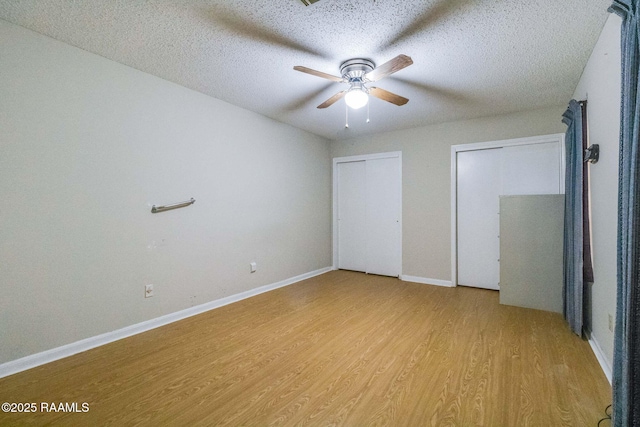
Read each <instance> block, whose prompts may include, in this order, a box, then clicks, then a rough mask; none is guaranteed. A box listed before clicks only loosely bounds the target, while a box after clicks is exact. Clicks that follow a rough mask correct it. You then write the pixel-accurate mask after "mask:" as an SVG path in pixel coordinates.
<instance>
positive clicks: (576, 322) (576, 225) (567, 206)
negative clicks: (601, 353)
mask: <svg viewBox="0 0 640 427" xmlns="http://www.w3.org/2000/svg"><path fill="white" fill-rule="evenodd" d="M562 121H563V122H564V123H565V124H566V125H567V126H568V127H567V133H566V137H565V145H566V162H567V164H566V172H565V174H566V175H565V199H564V280H563V284H562V297H563V301H562V302H563V314H564V318H565V319H567V322H569V326H570V327H571V330H572V331H573V332H574V333H576V334H578V335H580V336H582V326H583V325H582V323H583V319H584V308H583V302H584V273H583V270H584V251H583V246H584V236H583V229H584V228H583V210H584V205H583V171H584V168H583V161H582V159H583V158H582V152H583V151H582V146H583V139H584V132H585V130H584V129H583V124H584V121H583V110H582V106H581V105H580V103H579V102H578V101H576V100H575V99H572V100H571V102H570V103H569V108H567V111H566V112H565V113H564V115H563V116H562Z"/></svg>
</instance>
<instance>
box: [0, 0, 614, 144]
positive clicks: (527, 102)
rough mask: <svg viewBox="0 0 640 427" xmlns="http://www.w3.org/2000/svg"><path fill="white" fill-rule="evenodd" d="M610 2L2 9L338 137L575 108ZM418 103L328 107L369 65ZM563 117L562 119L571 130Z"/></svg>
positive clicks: (5, 4) (262, 1)
mask: <svg viewBox="0 0 640 427" xmlns="http://www.w3.org/2000/svg"><path fill="white" fill-rule="evenodd" d="M610 4H611V0H563V1H558V0H528V1H513V0H509V1H507V0H425V1H415V2H408V1H402V0H321V1H320V2H318V3H316V4H314V5H311V6H304V5H303V4H302V2H301V1H300V0H278V1H274V0H233V1H230V0H173V1H169V0H165V1H163V0H146V1H142V0H137V1H136V0H110V1H105V0H80V1H78V0H49V1H42V0H2V1H0V18H2V19H5V20H7V21H9V22H12V23H15V24H18V25H22V26H24V27H26V28H30V29H32V30H34V31H37V32H39V33H42V34H45V35H48V36H50V37H53V38H55V39H58V40H61V41H63V42H66V43H69V44H71V45H73V46H77V47H79V48H82V49H84V50H87V51H89V52H93V53H96V54H98V55H101V56H103V57H105V58H109V59H112V60H114V61H117V62H120V63H122V64H126V65H128V66H131V67H133V68H136V69H139V70H142V71H144V72H147V73H150V74H153V75H156V76H158V77H161V78H163V79H166V80H169V81H172V82H175V83H178V84H180V85H183V86H186V87H188V88H191V89H194V90H197V91H199V92H202V93H205V94H208V95H211V96H213V97H216V98H219V99H222V100H224V101H227V102H229V103H231V104H234V105H238V106H240V107H243V108H246V109H248V110H251V111H255V112H257V113H260V114H263V115H265V116H268V117H271V118H273V119H276V120H279V121H282V122H284V123H289V124H291V125H293V126H295V127H298V128H301V129H305V130H307V131H309V132H312V133H314V134H317V135H322V136H324V137H326V138H329V139H343V138H349V137H355V136H358V135H363V134H369V133H378V132H385V131H391V130H395V129H402V128H408V127H415V126H421V125H425V124H429V123H438V122H446V121H454V120H460V119H465V118H472V117H481V116H490V115H497V114H504V113H508V112H513V111H523V110H530V109H535V108H540V107H546V106H558V105H563V104H566V103H567V102H568V101H569V99H570V98H571V95H572V94H573V91H574V89H575V87H576V84H577V82H578V80H579V78H580V75H581V73H582V70H583V68H584V66H585V64H586V62H587V59H588V58H589V54H590V53H591V50H592V49H593V46H594V44H595V42H596V40H597V38H598V35H599V34H600V31H601V29H602V26H603V25H604V22H605V20H606V18H607V11H606V9H607V7H608V6H609V5H610ZM401 53H403V54H406V55H408V56H410V57H412V58H413V61H414V64H413V65H411V66H410V67H408V68H405V69H403V70H401V71H399V72H397V73H396V74H394V75H392V76H390V77H387V78H385V79H383V80H381V81H379V82H377V83H376V86H378V87H380V88H383V89H386V90H389V91H392V92H394V93H397V94H398V95H402V96H404V97H407V98H409V99H410V101H409V103H408V104H407V105H404V106H401V107H398V106H395V105H393V104H390V103H386V102H384V101H381V100H379V99H375V98H372V100H371V103H370V116H371V122H370V123H368V124H367V123H365V116H366V108H363V109H362V110H358V111H353V110H351V111H350V112H349V129H345V128H344V122H345V106H344V101H343V100H341V101H339V102H338V103H336V104H334V105H333V106H331V107H329V108H327V109H323V110H320V109H317V108H316V106H317V105H319V104H320V103H322V102H323V101H325V100H326V99H327V98H329V97H330V96H332V95H333V94H335V93H336V92H338V91H340V90H343V89H345V88H346V87H347V85H345V84H340V83H333V82H330V81H328V80H323V79H321V78H318V77H315V76H311V75H308V74H304V73H300V72H297V71H294V70H293V66H295V65H303V66H306V67H309V68H313V69H316V70H319V71H323V72H326V73H329V74H334V75H339V74H340V73H339V66H340V64H341V63H342V62H343V61H345V60H347V59H350V58H354V57H362V58H367V59H370V60H372V61H374V62H375V63H376V64H377V65H380V64H382V63H384V62H386V61H388V60H389V59H391V58H393V57H395V56H396V55H398V54H401ZM559 119H560V118H559Z"/></svg>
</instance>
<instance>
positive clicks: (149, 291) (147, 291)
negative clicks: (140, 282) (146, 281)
mask: <svg viewBox="0 0 640 427" xmlns="http://www.w3.org/2000/svg"><path fill="white" fill-rule="evenodd" d="M152 296H153V285H145V286H144V297H145V298H151V297H152Z"/></svg>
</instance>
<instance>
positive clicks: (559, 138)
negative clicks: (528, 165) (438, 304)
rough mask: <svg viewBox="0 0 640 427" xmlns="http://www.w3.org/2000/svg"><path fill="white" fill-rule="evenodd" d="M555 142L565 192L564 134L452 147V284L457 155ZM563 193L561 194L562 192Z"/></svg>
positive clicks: (454, 280) (455, 266)
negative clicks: (465, 152)
mask: <svg viewBox="0 0 640 427" xmlns="http://www.w3.org/2000/svg"><path fill="white" fill-rule="evenodd" d="M550 142H555V143H557V144H558V145H559V147H560V169H559V170H560V189H561V190H562V191H564V179H565V177H564V171H565V160H564V158H565V147H564V134H563V133H554V134H550V135H541V136H533V137H527V138H515V139H505V140H501V141H487V142H475V143H471V144H459V145H452V146H451V284H452V286H458V227H457V225H458V202H457V199H458V197H457V196H458V195H457V188H458V170H457V164H458V162H457V154H458V153H459V152H461V151H474V150H486V149H490V148H503V147H512V146H516V145H531V144H545V143H550ZM562 191H561V192H562Z"/></svg>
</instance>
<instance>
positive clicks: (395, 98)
mask: <svg viewBox="0 0 640 427" xmlns="http://www.w3.org/2000/svg"><path fill="white" fill-rule="evenodd" d="M369 95H371V96H375V97H376V98H378V99H382V100H383V101H387V102H390V103H392V104H395V105H398V106H400V105H404V104H406V103H407V102H409V100H408V99H407V98H405V97H403V96H400V95H396V94H395V93H391V92H389V91H387V90H384V89H380V88H379V87H372V88H369Z"/></svg>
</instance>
